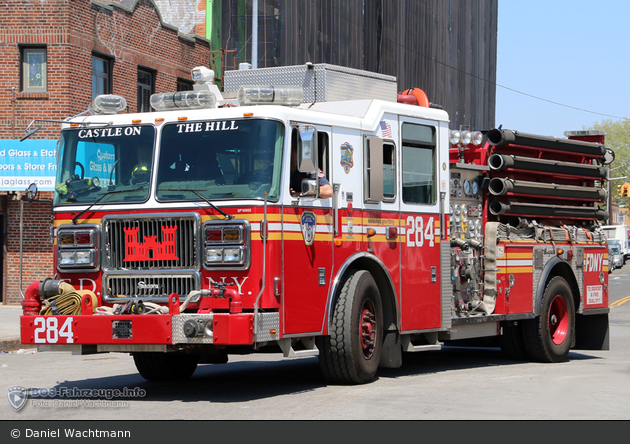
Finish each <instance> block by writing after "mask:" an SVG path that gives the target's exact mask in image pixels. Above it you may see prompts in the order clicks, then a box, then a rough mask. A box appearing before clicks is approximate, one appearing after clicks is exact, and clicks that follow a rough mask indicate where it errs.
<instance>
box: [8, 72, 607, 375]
mask: <svg viewBox="0 0 630 444" xmlns="http://www.w3.org/2000/svg"><path fill="white" fill-rule="evenodd" d="M192 74H193V78H194V80H195V81H196V84H195V86H194V90H192V91H183V92H177V93H161V94H155V95H154V96H153V97H152V98H151V105H152V106H153V108H154V109H155V111H154V112H151V113H142V114H127V113H121V112H122V111H123V110H124V109H125V108H126V103H125V100H124V99H123V98H122V97H119V96H111V95H110V96H100V97H98V98H96V99H95V101H94V103H93V104H92V107H91V109H90V111H91V113H90V115H84V116H78V117H74V118H71V119H68V120H67V121H65V122H64V123H63V124H62V130H61V143H60V150H59V153H58V158H59V164H58V176H57V186H56V193H55V198H54V202H53V213H54V243H55V271H56V272H55V275H54V276H51V277H42V279H41V280H39V281H36V282H33V283H32V284H31V285H30V286H29V287H28V288H27V289H26V291H25V293H24V300H23V308H24V313H23V316H22V317H21V340H22V343H24V344H35V345H38V347H39V349H40V350H68V351H73V352H75V353H80V354H88V353H106V352H124V353H131V354H132V355H133V359H134V361H135V364H136V366H137V368H138V371H139V372H140V374H141V375H142V376H143V377H144V378H146V379H148V380H170V379H180V378H187V377H189V376H191V375H192V373H193V372H194V371H195V369H196V367H197V365H198V364H204V363H225V362H227V360H228V355H230V354H243V353H255V352H274V351H276V352H278V353H282V354H283V355H284V356H285V357H299V356H313V355H318V356H319V361H320V364H321V369H322V372H323V374H324V376H325V378H326V379H327V380H328V381H330V382H334V383H352V384H357V383H365V382H369V381H371V380H372V379H373V378H374V376H375V374H376V372H377V369H378V368H379V367H389V368H395V367H399V366H400V365H401V364H402V354H403V352H419V351H425V350H437V349H440V348H441V347H442V346H444V345H448V344H464V343H466V342H470V341H473V340H476V339H478V338H484V341H486V342H487V341H488V338H491V339H492V340H494V341H496V342H495V343H496V344H497V345H500V346H501V347H502V348H503V350H504V351H505V352H506V353H507V354H508V355H509V356H511V357H513V358H518V359H529V360H535V361H541V362H557V361H562V360H564V359H566V357H567V354H568V353H569V350H570V349H572V348H574V349H591V350H594V349H597V350H602V349H603V350H606V349H608V312H609V309H608V281H607V279H608V277H607V267H608V249H607V246H606V239H605V236H604V235H603V234H602V232H601V230H600V229H599V228H598V227H599V224H600V221H602V220H603V219H605V218H606V217H607V216H606V212H605V211H604V210H602V209H600V207H599V206H598V205H599V204H600V203H601V202H605V200H606V193H605V191H604V188H603V184H604V180H605V178H606V170H605V168H604V165H605V164H607V163H609V162H610V161H611V160H610V159H609V156H610V155H611V151H610V150H607V149H606V148H605V146H604V139H603V136H601V135H592V134H589V133H584V134H582V133H576V134H573V135H571V136H570V137H569V138H568V139H555V138H548V137H539V136H533V135H529V134H522V133H519V132H516V131H510V130H505V129H501V128H498V129H492V130H487V131H484V132H475V131H469V130H468V129H462V128H460V129H457V130H453V131H451V130H449V117H448V114H447V113H446V112H445V111H443V110H442V109H440V107H439V106H436V105H433V104H431V103H430V102H429V101H428V99H427V98H426V95H425V94H424V93H423V92H422V91H421V90H419V89H411V90H407V91H405V92H404V93H402V94H398V93H397V88H396V79H395V78H394V77H391V76H384V75H379V74H374V73H369V72H364V71H359V70H353V69H347V68H342V67H337V66H332V65H325V64H322V65H312V64H307V65H303V66H294V67H283V68H264V69H256V70H242V71H241V70H239V71H230V72H226V73H225V85H224V91H223V92H221V91H219V89H218V88H217V87H216V86H214V85H213V83H212V80H213V73H212V72H211V71H209V70H207V69H205V68H196V69H194V70H193V72H192ZM270 85H272V86H270ZM357 91H360V92H361V98H360V99H356V93H357Z"/></svg>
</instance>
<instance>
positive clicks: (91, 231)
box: [57, 227, 98, 271]
mask: <svg viewBox="0 0 630 444" xmlns="http://www.w3.org/2000/svg"><path fill="white" fill-rule="evenodd" d="M97 251H98V232H97V229H96V228H95V227H81V228H80V229H77V228H63V227H60V228H59V230H58V232H57V269H58V270H59V271H70V270H72V271H78V270H90V271H92V270H96V269H97V267H98V261H97V258H98V255H97Z"/></svg>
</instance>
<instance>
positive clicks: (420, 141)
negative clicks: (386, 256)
mask: <svg viewBox="0 0 630 444" xmlns="http://www.w3.org/2000/svg"><path fill="white" fill-rule="evenodd" d="M400 132H401V133H400V134H401V137H400V145H401V149H400V152H401V155H400V166H399V168H400V171H401V174H400V185H399V192H400V196H401V203H400V209H401V221H400V223H401V231H402V232H403V233H404V235H403V238H402V239H401V261H400V262H401V279H400V280H401V285H400V287H401V290H400V312H401V329H402V331H407V332H408V331H417V330H425V329H436V328H440V327H441V326H442V325H441V324H442V317H441V316H442V304H441V291H440V290H441V287H440V276H441V273H443V272H448V270H441V269H440V268H441V267H440V233H441V230H442V229H443V227H441V226H440V205H446V204H447V202H446V201H444V202H442V203H441V202H440V191H443V190H442V188H444V187H445V185H444V182H443V181H444V180H447V179H445V178H446V174H448V171H447V170H448V168H447V167H446V164H444V165H443V163H444V162H448V157H444V155H446V156H448V152H446V153H442V154H440V149H439V147H440V126H439V124H438V123H437V122H431V121H423V120H419V119H409V118H404V119H403V118H401V121H400ZM444 143H445V142H444ZM443 166H444V168H443Z"/></svg>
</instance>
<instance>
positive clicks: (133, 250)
mask: <svg viewBox="0 0 630 444" xmlns="http://www.w3.org/2000/svg"><path fill="white" fill-rule="evenodd" d="M161 229H162V242H158V241H157V236H145V237H144V241H143V242H140V241H138V227H135V228H124V230H125V238H126V242H127V244H126V246H125V251H126V253H127V254H126V256H125V259H124V262H128V261H159V260H161V261H169V260H171V261H172V260H175V261H176V260H179V258H178V257H177V254H176V252H175V232H176V231H177V226H172V227H161Z"/></svg>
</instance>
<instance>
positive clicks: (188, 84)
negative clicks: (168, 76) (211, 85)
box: [177, 79, 194, 91]
mask: <svg viewBox="0 0 630 444" xmlns="http://www.w3.org/2000/svg"><path fill="white" fill-rule="evenodd" d="M193 89H194V86H193V82H192V81H190V80H184V79H177V91H192V90H193Z"/></svg>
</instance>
